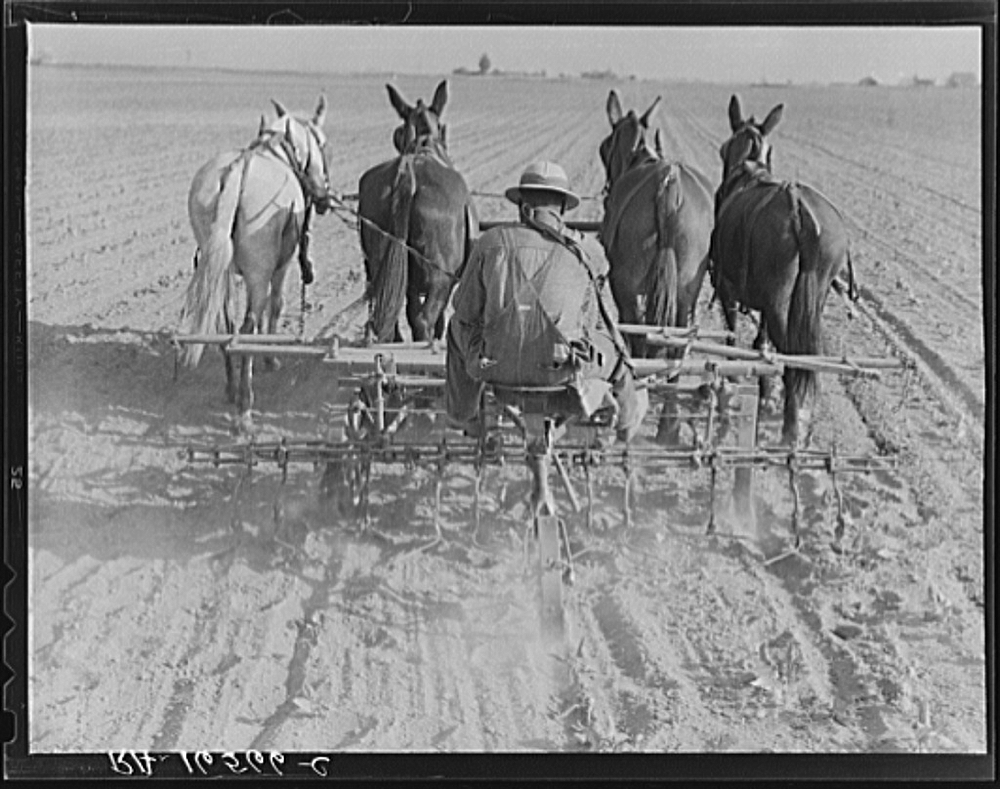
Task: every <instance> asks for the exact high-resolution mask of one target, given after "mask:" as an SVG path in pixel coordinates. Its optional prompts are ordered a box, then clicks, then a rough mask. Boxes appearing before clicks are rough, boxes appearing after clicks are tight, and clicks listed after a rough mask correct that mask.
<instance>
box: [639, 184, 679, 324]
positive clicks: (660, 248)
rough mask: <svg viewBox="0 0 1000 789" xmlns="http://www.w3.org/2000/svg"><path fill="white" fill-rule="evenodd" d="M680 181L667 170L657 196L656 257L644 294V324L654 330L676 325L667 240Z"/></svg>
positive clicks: (673, 269) (674, 277)
mask: <svg viewBox="0 0 1000 789" xmlns="http://www.w3.org/2000/svg"><path fill="white" fill-rule="evenodd" d="M680 188H681V184H680V180H679V177H678V174H677V172H676V168H674V167H673V166H672V165H671V167H670V168H669V169H668V170H667V173H666V175H665V177H664V180H663V182H662V184H661V186H660V188H659V189H658V190H657V192H656V197H655V201H654V210H655V214H656V257H655V258H654V260H653V266H652V268H651V269H650V274H649V279H648V281H647V290H646V323H647V324H650V325H655V326H676V325H677V317H678V316H677V301H678V299H677V289H678V287H679V284H678V279H679V275H678V271H677V250H676V249H674V248H673V241H674V239H672V238H670V224H671V223H672V221H673V220H674V219H675V217H676V215H677V211H678V210H679V209H680V205H681V194H680Z"/></svg>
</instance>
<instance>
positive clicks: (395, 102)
mask: <svg viewBox="0 0 1000 789" xmlns="http://www.w3.org/2000/svg"><path fill="white" fill-rule="evenodd" d="M385 88H386V90H388V91H389V103H390V104H392V108H393V109H394V110H396V114H397V115H398V116H399V117H400V118H402V119H403V120H404V121H405V120H406V119H407V118H409V117H410V113H411V112H412V111H413V107H411V106H410V105H409V104H407V103H406V101H405V100H404V99H403V97H402V96H400V95H399V91H397V90H396V89H395V88H394V87H393V86H392V85H386V86H385Z"/></svg>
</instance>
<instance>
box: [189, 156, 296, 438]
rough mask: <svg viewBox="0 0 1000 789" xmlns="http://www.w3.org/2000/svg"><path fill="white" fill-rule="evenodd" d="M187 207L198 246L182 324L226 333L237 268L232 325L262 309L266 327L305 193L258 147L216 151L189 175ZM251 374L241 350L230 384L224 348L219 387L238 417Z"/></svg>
mask: <svg viewBox="0 0 1000 789" xmlns="http://www.w3.org/2000/svg"><path fill="white" fill-rule="evenodd" d="M188 212H189V217H190V220H191V227H192V230H193V231H194V234H195V239H196V241H197V244H198V248H199V249H200V250H201V254H200V255H199V264H198V267H197V269H196V271H195V278H194V279H193V280H192V284H191V286H190V287H189V290H188V302H187V304H186V305H185V326H186V330H187V331H188V332H190V333H197V334H204V333H215V332H222V333H227V334H229V333H232V331H233V329H234V326H235V301H236V299H235V290H236V275H237V274H239V275H240V276H242V277H243V279H244V282H245V284H246V290H247V308H246V313H245V317H244V320H243V324H242V325H241V327H240V333H256V332H258V331H260V330H261V328H262V327H263V325H264V319H265V311H266V313H267V317H268V321H269V328H270V331H271V332H274V331H275V330H276V329H277V326H278V321H279V319H280V313H281V308H282V292H281V291H282V286H283V282H284V276H285V273H286V271H287V266H288V264H289V263H290V262H291V261H292V258H293V255H294V252H295V249H296V246H297V245H298V243H299V237H300V234H301V228H302V220H303V217H304V213H305V199H304V197H303V194H302V190H301V187H300V186H299V183H298V181H297V180H296V179H295V177H294V175H293V174H292V173H291V171H290V170H289V169H288V168H287V166H284V165H283V164H282V163H280V162H279V161H278V160H277V159H271V158H267V157H265V156H263V155H257V154H252V153H245V152H242V153H241V152H230V153H226V154H220V155H219V156H217V157H215V158H214V159H212V160H211V161H210V162H209V163H208V164H206V165H205V166H204V167H203V168H202V169H201V170H199V172H198V174H197V175H196V177H195V181H194V183H193V184H192V187H191V191H190V193H189V199H188ZM202 347H203V346H202ZM200 353H201V350H200V349H199V350H198V351H197V353H196V354H193V355H192V356H193V358H194V364H197V359H198V357H200ZM189 364H190V362H189ZM190 366H193V364H190ZM252 377H253V357H251V356H244V358H243V363H242V370H241V375H240V385H239V388H238V389H237V387H236V385H235V380H234V379H235V364H234V362H233V360H232V358H231V357H230V356H229V355H228V354H227V355H226V393H227V396H228V397H229V399H230V401H233V400H235V401H237V407H238V409H239V412H240V415H241V418H242V419H243V421H244V422H246V423H248V422H249V414H250V410H251V408H252V406H253V400H254V396H253V387H252Z"/></svg>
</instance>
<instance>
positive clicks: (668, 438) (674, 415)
mask: <svg viewBox="0 0 1000 789" xmlns="http://www.w3.org/2000/svg"><path fill="white" fill-rule="evenodd" d="M697 297H698V295H697V292H695V293H693V294H690V295H689V294H686V293H679V294H678V300H677V318H676V324H677V327H678V328H681V329H684V328H687V327H688V326H690V325H691V322H692V320H693V319H694V302H695V300H696V299H697ZM679 410H680V409H679V406H678V402H677V392H676V390H675V389H674V388H673V387H667V389H666V391H665V392H664V395H663V410H662V411H661V412H660V421H659V423H658V424H657V426H656V441H657V442H658V443H661V444H664V445H666V446H677V445H679V444H680V443H681V440H680V439H681V419H680V417H679Z"/></svg>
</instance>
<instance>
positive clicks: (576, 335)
mask: <svg viewBox="0 0 1000 789" xmlns="http://www.w3.org/2000/svg"><path fill="white" fill-rule="evenodd" d="M602 263H604V259H603V256H600V257H596V258H594V257H592V256H588V260H587V261H586V262H584V261H581V260H580V259H579V258H578V257H577V256H576V254H575V253H574V252H573V251H571V250H570V249H569V248H567V247H566V246H564V245H562V244H560V243H558V242H557V241H554V240H552V239H550V238H547V237H546V236H545V235H543V234H542V233H541V232H539V231H538V230H535V229H533V228H530V227H527V226H525V225H519V224H511V225H502V226H500V227H496V228H493V229H492V230H490V231H488V232H487V233H486V234H484V235H483V236H482V237H481V238H480V239H479V240H478V242H477V244H476V247H475V249H474V250H473V253H472V256H471V258H470V261H469V265H471V266H477V267H478V268H479V272H478V274H479V276H478V277H477V279H478V280H479V283H480V284H481V287H482V294H481V295H482V301H479V299H475V300H474V301H475V302H476V303H478V304H482V308H483V309H482V313H481V320H482V326H483V339H484V340H485V341H486V342H487V343H488V344H493V343H503V342H504V341H505V339H509V338H504V337H494V336H490V328H491V327H496V326H497V323H498V318H499V316H500V315H501V314H502V313H503V312H504V310H505V309H506V308H507V307H508V306H510V305H511V302H512V301H515V300H517V299H519V298H521V299H524V298H525V297H526V296H532V295H534V296H537V303H538V304H539V305H540V306H541V308H542V309H543V310H544V312H545V314H546V315H547V316H548V317H549V319H551V321H552V322H553V324H554V325H555V328H556V329H558V331H559V332H560V333H561V334H562V335H564V337H565V338H566V339H567V340H576V339H585V338H589V337H590V336H591V335H592V334H593V332H594V328H595V326H596V325H597V323H598V321H599V319H600V313H599V310H598V306H597V301H596V294H595V292H594V285H593V283H592V282H591V277H590V274H589V273H588V269H587V266H589V267H591V269H592V270H594V274H595V275H597V274H599V273H603V272H602V271H601V264H602ZM604 265H605V266H606V263H604ZM470 273H471V272H470ZM525 282H527V283H529V287H528V288H526V289H525V288H524V283H525ZM525 291H527V292H525ZM461 295H462V294H458V293H456V300H455V309H456V312H458V311H460V309H461V306H462V305H461V301H462V299H461ZM519 306H520V308H521V309H522V310H524V309H528V308H529V306H530V305H529V304H521V305H519Z"/></svg>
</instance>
